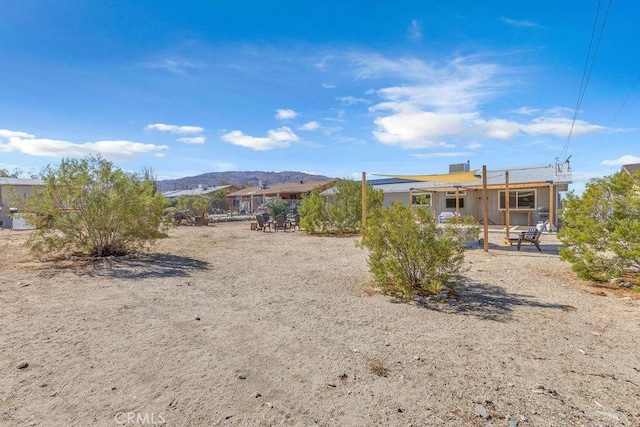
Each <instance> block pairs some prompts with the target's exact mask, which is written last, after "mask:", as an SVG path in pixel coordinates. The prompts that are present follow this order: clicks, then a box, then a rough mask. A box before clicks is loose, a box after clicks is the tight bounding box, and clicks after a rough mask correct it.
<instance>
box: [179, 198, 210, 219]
mask: <svg viewBox="0 0 640 427" xmlns="http://www.w3.org/2000/svg"><path fill="white" fill-rule="evenodd" d="M210 205H211V199H210V198H208V197H197V196H182V197H179V198H178V200H177V201H176V208H177V209H178V210H179V211H186V210H189V211H191V212H192V213H193V214H195V215H202V212H204V211H207V212H208V211H209V206H210Z"/></svg>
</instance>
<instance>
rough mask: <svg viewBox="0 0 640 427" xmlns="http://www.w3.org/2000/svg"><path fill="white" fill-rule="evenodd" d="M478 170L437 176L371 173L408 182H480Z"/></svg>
mask: <svg viewBox="0 0 640 427" xmlns="http://www.w3.org/2000/svg"><path fill="white" fill-rule="evenodd" d="M479 170H480V169H476V170H472V171H468V172H455V173H444V174H438V175H385V174H380V173H372V174H371V175H376V176H387V177H389V178H398V179H408V180H410V181H424V182H471V181H480V180H482V178H481V177H479V176H477V175H476V174H478V171H479Z"/></svg>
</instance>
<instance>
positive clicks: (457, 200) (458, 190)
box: [456, 185, 460, 222]
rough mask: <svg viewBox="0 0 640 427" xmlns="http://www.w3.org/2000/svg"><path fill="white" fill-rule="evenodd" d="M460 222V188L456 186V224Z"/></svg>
mask: <svg viewBox="0 0 640 427" xmlns="http://www.w3.org/2000/svg"><path fill="white" fill-rule="evenodd" d="M458 221H460V186H458V185H456V222H458Z"/></svg>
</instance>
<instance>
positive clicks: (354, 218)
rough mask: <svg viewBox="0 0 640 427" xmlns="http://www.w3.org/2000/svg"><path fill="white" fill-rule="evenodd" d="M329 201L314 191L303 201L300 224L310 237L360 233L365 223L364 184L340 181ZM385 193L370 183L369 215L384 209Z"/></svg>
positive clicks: (368, 196) (368, 195)
mask: <svg viewBox="0 0 640 427" xmlns="http://www.w3.org/2000/svg"><path fill="white" fill-rule="evenodd" d="M335 190H336V191H335V192H334V194H333V195H332V196H330V197H329V198H325V197H323V196H321V195H320V192H319V191H313V192H312V193H311V194H310V195H309V196H307V197H305V198H304V199H302V203H301V205H300V208H299V209H298V212H299V213H300V225H301V226H302V228H304V229H305V230H306V231H307V232H308V233H310V234H328V233H334V234H357V233H359V232H360V225H361V222H362V184H361V183H359V182H356V181H353V180H349V179H342V180H339V181H338V183H337V184H336V187H335ZM382 198H383V193H382V191H381V190H375V189H374V188H373V186H372V185H371V184H367V202H366V204H367V212H368V213H370V212H373V211H374V210H375V209H376V208H377V207H380V206H382Z"/></svg>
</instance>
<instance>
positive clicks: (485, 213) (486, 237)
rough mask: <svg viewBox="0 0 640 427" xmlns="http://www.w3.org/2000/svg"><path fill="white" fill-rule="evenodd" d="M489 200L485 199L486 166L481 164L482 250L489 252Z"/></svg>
mask: <svg viewBox="0 0 640 427" xmlns="http://www.w3.org/2000/svg"><path fill="white" fill-rule="evenodd" d="M488 215H489V201H488V200H487V166H486V165H483V166H482V216H483V218H482V221H483V222H484V224H482V225H483V226H484V251H485V252H489V218H487V217H488Z"/></svg>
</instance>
